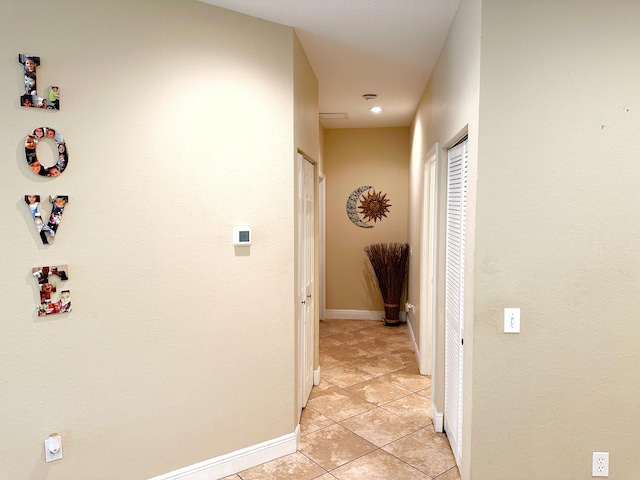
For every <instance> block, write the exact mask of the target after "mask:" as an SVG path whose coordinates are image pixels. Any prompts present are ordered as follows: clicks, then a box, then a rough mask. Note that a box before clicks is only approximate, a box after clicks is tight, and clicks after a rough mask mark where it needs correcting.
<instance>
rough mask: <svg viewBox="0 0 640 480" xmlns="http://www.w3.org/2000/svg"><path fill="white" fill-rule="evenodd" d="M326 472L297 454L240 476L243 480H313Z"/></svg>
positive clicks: (259, 466)
mask: <svg viewBox="0 0 640 480" xmlns="http://www.w3.org/2000/svg"><path fill="white" fill-rule="evenodd" d="M324 473H325V470H323V469H322V468H321V467H319V466H318V465H316V464H315V463H314V462H312V461H311V460H309V459H308V458H307V457H305V456H304V455H303V454H302V453H300V452H296V453H292V454H291V455H287V456H284V457H280V458H278V459H276V460H273V461H271V462H267V463H264V464H262V465H258V466H257V467H253V468H250V469H248V470H243V471H242V472H240V473H239V474H238V475H239V476H240V478H242V480H265V479H267V478H268V479H269V480H311V479H313V478H317V477H319V476H320V475H323V474H324Z"/></svg>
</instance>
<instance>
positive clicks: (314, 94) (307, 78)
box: [292, 32, 321, 422]
mask: <svg viewBox="0 0 640 480" xmlns="http://www.w3.org/2000/svg"><path fill="white" fill-rule="evenodd" d="M292 35H293V93H294V131H295V133H294V141H295V146H296V152H297V153H301V154H303V155H304V156H305V157H306V158H308V159H309V160H311V161H312V162H313V163H314V164H315V165H316V167H315V176H316V190H315V198H316V211H315V222H316V225H315V235H314V239H315V246H316V248H315V262H314V266H315V272H314V274H315V278H316V281H315V282H314V293H313V297H314V298H316V299H319V298H320V295H319V292H320V282H318V281H317V279H318V278H319V276H320V248H319V246H320V224H319V222H320V216H319V208H318V206H319V198H318V197H319V196H318V175H319V172H320V161H321V154H320V120H319V115H318V113H319V107H318V80H317V79H316V76H315V74H314V73H313V69H312V68H311V64H310V63H309V59H308V58H307V56H306V54H305V52H304V49H303V48H302V44H301V43H300V40H299V39H298V36H297V35H296V34H295V32H292ZM296 218H297V214H296ZM297 233H298V231H297V229H296V240H295V245H296V261H298V258H299V257H298V256H297V255H298V253H297V246H298V237H297ZM295 273H296V283H295V286H294V287H295V290H294V295H296V293H297V286H298V277H297V275H298V269H296V272H295ZM319 317H320V302H319V301H316V302H314V337H315V341H314V346H315V351H314V370H315V369H316V368H317V367H318V365H319V363H320V350H319V344H320V341H319V337H320V331H319V326H320V325H319V322H318V320H319ZM295 335H296V338H298V323H297V322H296V331H295ZM296 347H297V345H296ZM296 357H298V350H297V348H296ZM298 374H299V372H297V373H296V384H297V382H298V376H297V375H298ZM296 400H297V398H296ZM299 407H300V406H299V405H298V404H296V409H295V412H294V415H295V421H296V422H298V421H299V419H300V413H301V408H299Z"/></svg>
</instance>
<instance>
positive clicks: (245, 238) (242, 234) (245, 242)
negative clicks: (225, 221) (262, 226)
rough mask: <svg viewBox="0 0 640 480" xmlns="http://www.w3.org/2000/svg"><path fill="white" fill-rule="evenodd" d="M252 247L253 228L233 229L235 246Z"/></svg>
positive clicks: (244, 226)
mask: <svg viewBox="0 0 640 480" xmlns="http://www.w3.org/2000/svg"><path fill="white" fill-rule="evenodd" d="M249 245H251V227H248V226H246V225H242V226H239V227H233V246H234V247H248V246H249Z"/></svg>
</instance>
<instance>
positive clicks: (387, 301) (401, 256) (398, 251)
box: [364, 243, 409, 326]
mask: <svg viewBox="0 0 640 480" xmlns="http://www.w3.org/2000/svg"><path fill="white" fill-rule="evenodd" d="M364 251H365V253H366V255H367V257H368V258H369V262H371V266H372V267H373V271H374V272H375V274H376V279H377V280H378V287H379V288H380V293H382V301H383V303H384V317H385V318H384V323H385V325H389V326H397V325H399V324H400V299H401V298H402V293H403V291H404V286H405V279H406V277H407V270H408V268H409V244H407V243H374V244H372V245H367V246H366V247H364Z"/></svg>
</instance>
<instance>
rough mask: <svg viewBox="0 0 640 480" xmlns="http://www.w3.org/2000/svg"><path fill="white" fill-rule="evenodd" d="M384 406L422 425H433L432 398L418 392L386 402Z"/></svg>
mask: <svg viewBox="0 0 640 480" xmlns="http://www.w3.org/2000/svg"><path fill="white" fill-rule="evenodd" d="M382 408H384V409H385V410H388V411H389V412H391V413H395V414H396V415H398V416H400V417H402V418H404V419H405V420H408V421H410V422H411V423H415V424H416V425H420V426H421V427H425V426H427V425H431V400H430V399H429V398H427V397H423V396H422V395H418V394H417V393H414V394H413V395H409V396H408V397H403V398H401V399H400V400H396V401H393V402H389V403H386V404H384V405H383V406H382Z"/></svg>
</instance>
